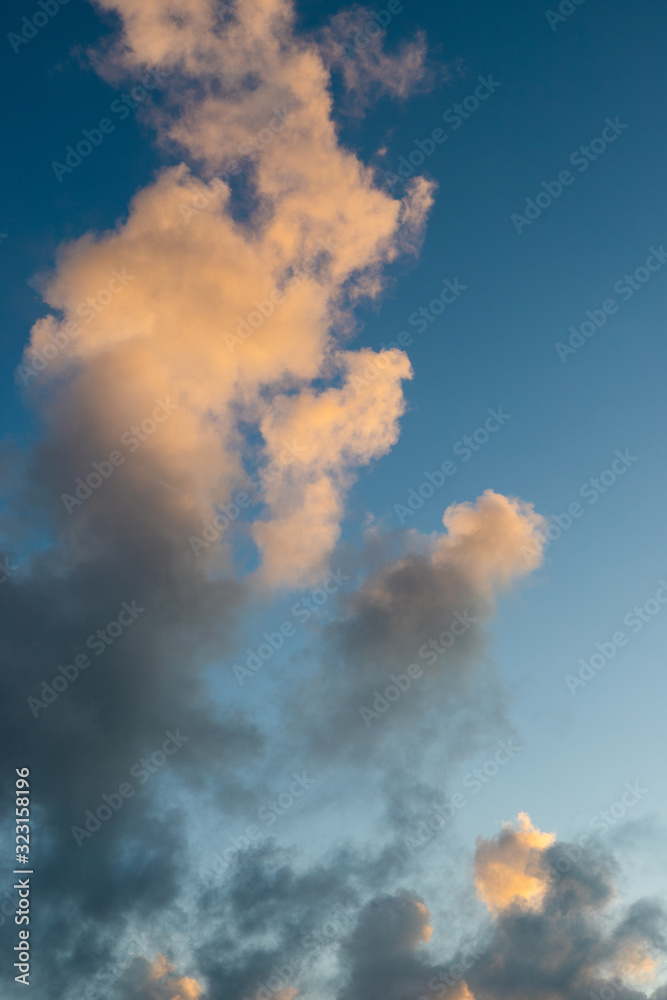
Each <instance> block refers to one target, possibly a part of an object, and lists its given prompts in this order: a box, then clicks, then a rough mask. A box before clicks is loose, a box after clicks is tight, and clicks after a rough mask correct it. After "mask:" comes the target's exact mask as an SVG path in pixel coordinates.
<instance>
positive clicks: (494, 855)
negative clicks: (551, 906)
mask: <svg viewBox="0 0 667 1000" xmlns="http://www.w3.org/2000/svg"><path fill="white" fill-rule="evenodd" d="M518 824H519V828H518V829H515V828H514V827H513V826H512V825H511V824H509V823H506V824H504V825H503V829H502V832H501V833H500V835H499V836H498V837H497V838H495V839H493V840H484V839H480V840H479V841H478V843H477V850H476V851H475V886H476V888H477V894H478V895H479V897H480V898H481V899H482V900H483V901H484V903H485V904H486V906H487V907H488V909H489V910H490V911H491V912H492V913H497V912H499V911H500V910H504V909H506V907H508V906H514V905H516V906H521V907H528V908H536V907H539V905H540V903H541V902H542V899H543V898H544V894H545V893H546V891H547V888H548V880H547V875H546V872H545V871H544V868H543V867H541V865H540V860H541V858H542V855H543V853H544V851H545V850H546V849H547V847H550V846H551V845H552V844H553V842H554V840H555V839H556V837H555V834H553V833H542V831H541V830H538V829H537V828H536V827H535V826H533V824H532V823H531V820H530V816H528V815H527V814H526V813H519V817H518Z"/></svg>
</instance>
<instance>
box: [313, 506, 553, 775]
mask: <svg viewBox="0 0 667 1000" xmlns="http://www.w3.org/2000/svg"><path fill="white" fill-rule="evenodd" d="M443 524H444V526H445V529H446V530H445V531H443V532H441V533H437V532H435V533H433V534H432V535H428V536H426V535H420V534H419V533H417V532H399V533H395V534H393V535H387V534H386V533H385V532H384V531H383V530H382V529H381V528H380V527H377V526H375V527H371V528H370V529H369V532H368V538H367V541H368V546H369V557H370V558H371V559H372V561H373V563H374V567H373V568H372V570H371V571H370V572H367V573H366V574H365V575H364V576H362V579H361V580H360V582H359V584H358V586H357V587H356V588H355V589H354V590H353V591H351V592H346V593H344V594H343V595H342V597H341V610H340V615H339V616H338V617H337V618H336V619H334V620H333V621H331V623H330V624H329V625H328V626H327V628H326V629H325V632H324V640H325V649H324V654H323V656H322V667H321V669H320V670H319V671H318V672H317V673H316V674H314V675H313V676H312V677H310V678H309V679H308V680H306V681H305V682H304V684H303V688H302V691H301V694H300V696H299V698H298V700H297V704H298V705H299V713H300V717H301V719H302V722H303V721H308V722H309V726H308V728H309V730H310V731H311V732H312V733H313V734H314V737H313V744H314V750H315V752H317V753H318V755H321V756H322V758H323V759H324V760H326V761H329V762H333V761H340V760H341V759H345V758H347V757H352V758H353V757H355V756H358V754H359V753H363V755H364V758H365V759H367V760H370V759H372V758H373V757H374V756H376V755H377V756H378V758H380V759H381V760H382V762H383V764H382V766H386V764H387V752H388V745H389V744H390V743H392V742H393V741H394V740H395V737H396V734H397V733H400V734H401V737H402V739H404V740H408V741H411V742H413V743H414V744H415V745H416V746H415V750H417V748H418V746H419V744H422V745H423V746H424V749H425V747H426V746H427V745H428V744H429V743H430V740H428V739H426V731H427V730H428V729H429V727H432V731H433V733H435V732H436V731H437V732H438V740H437V742H438V744H439V745H440V746H443V747H444V746H447V750H448V752H449V753H452V754H454V756H455V757H456V756H457V755H458V756H460V755H462V754H469V753H470V752H471V751H472V750H474V749H475V748H477V747H480V746H488V745H489V743H490V742H492V733H493V732H494V730H497V731H498V735H500V736H502V735H507V732H508V731H509V730H510V729H511V727H510V724H509V723H508V722H507V720H506V719H505V717H504V709H503V694H502V689H501V685H500V683H499V680H498V678H497V676H496V673H495V668H494V667H493V664H492V663H491V662H490V661H489V659H488V657H487V656H486V650H487V632H486V627H487V625H488V623H489V621H490V620H491V618H492V616H493V614H494V611H495V605H496V599H497V597H498V596H499V595H500V594H501V593H502V592H503V591H505V590H506V589H507V588H508V587H510V586H511V585H512V584H513V583H515V582H516V581H518V580H519V579H521V577H523V576H525V575H527V574H528V573H529V572H530V571H531V570H533V569H535V568H536V567H537V566H538V565H539V562H540V560H541V552H542V545H543V533H544V521H543V519H542V518H541V517H540V515H538V514H536V512H535V511H534V510H533V508H532V507H531V506H530V504H526V503H523V502H522V501H519V500H517V499H515V498H512V497H505V496H502V495H501V494H498V493H495V492H493V491H492V490H487V491H486V492H485V493H484V494H483V495H482V496H481V497H479V498H478V500H477V501H476V502H475V503H474V504H470V503H461V504H452V505H451V506H450V507H449V508H447V510H446V511H445V513H444V515H443ZM362 572H363V571H362ZM318 641H319V639H318ZM411 667H412V668H413V670H412V672H410V668H411ZM392 675H394V677H396V676H400V677H405V680H404V681H401V684H402V686H403V687H404V688H405V690H404V691H403V692H402V693H401V695H400V697H399V698H397V699H396V700H395V701H393V700H392V703H391V704H388V703H387V699H386V698H385V695H384V692H385V690H386V689H387V688H388V686H390V685H392V684H394V685H395V684H396V681H395V680H394V681H392ZM410 678H412V680H411V681H410ZM389 697H390V698H392V699H393V693H392V694H390V695H389ZM369 713H370V714H369ZM445 719H446V720H447V727H446V729H445V727H444V726H443V723H444V720H445ZM436 720H437V721H436ZM496 738H497V737H496ZM422 752H423V751H422Z"/></svg>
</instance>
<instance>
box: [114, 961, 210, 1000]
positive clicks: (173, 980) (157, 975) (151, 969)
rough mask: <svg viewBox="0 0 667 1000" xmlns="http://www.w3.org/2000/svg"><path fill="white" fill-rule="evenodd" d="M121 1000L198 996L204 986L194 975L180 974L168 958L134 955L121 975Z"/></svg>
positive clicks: (190, 998) (184, 999)
mask: <svg viewBox="0 0 667 1000" xmlns="http://www.w3.org/2000/svg"><path fill="white" fill-rule="evenodd" d="M121 991H122V996H123V1000H200V997H201V996H202V993H203V990H202V987H201V986H200V985H199V983H198V982H197V981H196V980H195V979H191V978H190V977H189V976H179V975H178V974H177V973H176V970H175V968H174V966H173V965H172V963H171V962H170V961H169V959H167V958H165V956H164V955H156V957H155V958H154V960H153V961H152V962H149V961H148V960H147V959H145V958H137V959H135V960H134V961H133V963H132V965H131V966H130V968H129V969H127V970H126V972H125V974H124V975H123V977H122V986H121Z"/></svg>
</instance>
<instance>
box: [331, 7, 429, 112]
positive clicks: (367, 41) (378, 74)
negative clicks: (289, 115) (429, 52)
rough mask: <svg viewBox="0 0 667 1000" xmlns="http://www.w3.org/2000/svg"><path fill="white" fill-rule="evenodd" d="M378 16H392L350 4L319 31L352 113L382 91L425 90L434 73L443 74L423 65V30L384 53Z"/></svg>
mask: <svg viewBox="0 0 667 1000" xmlns="http://www.w3.org/2000/svg"><path fill="white" fill-rule="evenodd" d="M382 14H384V19H386V18H387V17H388V18H389V21H390V20H391V15H390V14H389V12H388V11H384V12H382V13H381V14H380V15H379V16H374V15H373V12H372V11H371V10H369V9H368V8H366V7H360V6H358V5H354V6H352V7H348V8H347V9H346V10H342V11H339V12H338V13H337V14H334V16H333V17H332V18H331V19H330V21H329V23H328V25H327V26H326V27H325V28H324V29H323V30H322V33H321V38H322V51H323V54H324V57H325V59H326V60H327V62H328V64H329V65H330V66H332V67H333V68H335V69H336V70H337V71H338V72H340V74H341V75H342V78H343V82H344V85H345V87H346V88H347V90H348V91H349V92H350V93H351V94H352V96H353V98H354V101H353V104H352V107H353V108H354V109H355V110H357V111H360V110H363V109H365V108H366V107H367V105H368V104H369V103H370V102H371V101H372V100H376V99H377V98H378V97H380V96H381V95H384V94H386V95H389V96H392V97H400V98H405V97H407V96H408V95H409V94H411V93H414V92H415V91H424V90H427V89H430V88H431V87H432V86H433V84H434V82H435V78H436V75H441V76H442V75H445V72H446V71H445V68H444V67H440V68H439V73H438V74H436V72H435V70H434V68H432V67H431V66H429V65H428V62H427V58H426V39H425V37H424V35H423V33H422V32H417V34H416V36H415V38H414V39H412V40H410V41H404V42H403V43H402V44H401V45H400V47H399V48H398V50H397V51H396V52H392V53H391V54H389V53H387V52H386V50H385V47H384V43H385V34H386V32H385V30H384V28H383V27H382V26H381V23H380V22H381V20H383V18H382ZM387 23H388V22H387Z"/></svg>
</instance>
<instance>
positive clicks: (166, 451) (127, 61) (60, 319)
mask: <svg viewBox="0 0 667 1000" xmlns="http://www.w3.org/2000/svg"><path fill="white" fill-rule="evenodd" d="M100 5H101V6H103V7H104V8H105V9H110V10H115V11H116V12H117V13H118V14H119V15H120V16H121V19H122V23H123V31H124V34H123V38H122V41H121V43H120V45H119V47H118V48H117V49H116V50H115V54H114V57H113V60H112V61H111V62H109V61H107V62H106V64H105V65H106V66H107V68H108V67H109V66H115V67H116V68H118V65H119V63H120V64H122V65H124V66H125V67H126V68H129V69H130V70H132V71H134V70H135V69H136V67H138V66H139V65H144V64H145V65H149V64H150V65H154V66H158V67H161V68H162V69H163V70H165V71H167V70H168V71H169V73H170V76H169V79H170V81H171V82H170V84H169V87H170V89H169V101H170V102H171V110H172V115H171V117H170V119H169V126H168V129H167V131H168V132H169V134H170V135H171V138H172V139H174V140H175V141H177V142H178V143H179V144H180V146H181V147H182V149H183V151H184V153H185V155H186V157H187V158H192V157H196V158H197V159H199V160H203V161H204V162H205V163H206V164H207V167H206V169H207V170H208V174H207V176H208V178H210V176H211V171H213V170H218V169H223V168H225V167H226V166H230V161H231V160H234V161H236V167H235V168H234V169H237V170H244V171H245V172H246V176H247V179H248V183H249V185H250V186H251V187H252V189H253V191H254V198H255V202H256V208H255V210H254V212H253V213H252V218H251V219H249V220H246V221H245V222H244V223H241V222H239V221H237V219H236V217H235V213H234V211H233V210H232V206H231V201H232V199H233V195H232V193H231V189H230V186H229V184H228V183H227V182H226V181H224V180H220V179H217V180H216V181H210V182H209V181H207V180H203V179H200V178H198V177H197V176H195V175H194V173H193V172H192V171H191V169H190V168H189V167H188V166H187V165H186V164H185V163H182V164H181V165H179V166H176V167H173V168H170V169H167V170H165V171H163V172H162V173H161V174H160V175H159V176H158V178H157V180H156V181H155V182H154V183H153V184H151V185H149V186H148V187H147V188H145V189H144V190H143V191H141V192H140V193H139V194H138V195H137V196H136V197H135V199H134V201H133V202H132V205H131V207H130V211H129V215H128V218H127V221H124V222H122V223H119V224H118V226H117V227H116V228H115V229H114V230H112V231H110V232H107V233H104V234H102V235H92V234H88V235H86V236H84V237H82V238H81V239H79V240H77V241H75V242H73V243H71V244H69V245H68V246H66V247H63V248H62V249H61V251H60V254H59V257H58V265H57V268H56V270H55V273H54V274H53V276H52V277H51V279H50V280H49V281H48V282H46V285H45V287H44V290H43V295H44V298H45V300H46V302H47V303H48V304H49V306H51V307H52V309H53V310H57V311H58V314H56V313H55V312H54V313H52V314H50V315H49V316H46V317H45V318H43V319H41V320H39V321H38V322H37V323H36V324H35V326H34V328H33V330H32V335H31V342H30V346H29V347H28V349H27V351H26V356H25V363H26V365H27V366H31V367H32V371H31V372H29V374H28V375H27V377H26V378H25V379H24V380H27V383H28V385H29V388H30V390H31V391H33V392H35V393H36V394H37V396H38V398H39V387H40V386H42V385H44V384H45V383H48V382H50V383H51V387H52V388H56V390H57V387H58V386H60V385H61V380H62V379H63V377H66V379H67V383H68V384H67V399H68V406H69V407H70V408H74V409H76V407H77V406H78V407H79V409H80V411H81V412H80V414H79V417H78V418H77V416H76V414H74V413H71V414H70V415H69V416H68V420H69V421H71V422H73V423H76V422H77V420H78V421H79V422H80V424H81V425H84V424H85V425H86V426H87V427H89V428H90V429H91V432H92V431H94V433H95V435H96V442H95V448H96V449H97V452H98V453H97V454H91V460H92V459H98V458H99V452H100V450H104V447H106V444H107V442H108V443H109V448H112V447H114V446H115V442H116V441H117V438H118V435H119V434H120V433H122V432H123V430H124V429H125V428H127V427H128V426H131V425H132V424H134V423H136V422H137V421H138V420H141V419H142V418H143V417H145V416H146V415H147V413H149V408H150V407H151V406H153V405H154V400H155V399H156V398H162V397H164V396H166V395H169V396H170V398H171V399H173V400H174V401H175V402H176V403H177V404H178V407H179V410H178V413H177V414H176V415H175V416H174V417H173V418H172V419H171V420H170V421H169V423H168V424H166V425H165V426H164V427H163V428H161V430H160V433H159V434H156V435H155V436H154V437H153V438H151V440H150V442H148V444H147V445H146V447H145V453H146V454H150V457H151V465H152V472H151V475H152V476H153V477H154V478H157V479H158V480H159V481H160V482H164V483H165V489H166V490H168V491H169V496H170V503H171V504H172V506H173V509H174V511H175V514H177V515H178V516H181V515H183V514H184V513H185V514H187V515H188V516H189V517H190V518H191V519H194V520H195V521H199V522H200V523H203V522H204V521H205V520H206V519H207V518H209V517H211V514H212V511H213V507H214V505H215V504H220V503H228V502H229V500H230V499H231V496H232V494H233V492H234V491H235V490H238V489H239V488H240V487H241V486H242V484H243V481H244V478H245V475H246V472H247V471H248V469H249V468H256V467H257V466H259V467H260V468H261V467H262V465H266V464H269V463H271V462H272V461H273V460H274V458H275V457H276V455H277V454H278V455H279V454H280V452H281V451H282V450H283V449H284V447H285V445H286V444H287V443H288V441H289V442H291V441H292V440H294V441H296V443H297V445H300V446H301V447H302V448H303V449H305V451H304V452H301V454H302V455H304V458H303V460H302V461H299V462H295V463H293V465H292V466H291V468H290V469H289V471H286V472H285V474H284V475H282V476H281V477H279V479H278V480H277V481H275V482H274V485H273V486H272V488H271V491H270V495H269V496H267V501H268V505H267V509H266V514H265V516H264V517H263V518H262V520H261V523H259V524H258V525H257V527H256V528H255V538H256V541H257V543H258V545H259V547H260V550H261V554H262V556H263V559H264V568H263V571H262V573H263V576H264V578H265V579H266V580H267V581H268V582H270V583H271V584H272V585H281V584H288V585H298V584H300V583H304V582H308V581H311V580H313V579H315V578H316V577H317V576H318V574H320V573H321V572H322V570H323V567H324V566H325V564H326V561H327V558H328V555H329V554H330V552H331V550H332V548H333V546H334V545H335V543H336V540H337V538H338V534H339V523H340V518H341V516H342V511H343V505H344V498H345V493H346V490H347V489H348V487H349V485H350V483H351V482H352V480H353V472H354V469H355V468H356V467H358V466H360V465H363V464H365V463H367V462H368V461H370V460H371V459H373V458H378V457H380V456H381V455H383V454H385V453H386V452H387V451H388V450H389V449H390V448H391V446H392V445H393V443H394V442H395V440H396V438H397V435H398V424H397V421H398V418H399V417H400V415H401V414H402V412H403V409H404V402H403V396H402V389H401V382H402V381H403V380H404V379H406V378H409V377H410V375H411V371H410V365H409V363H408V360H407V358H406V357H405V355H404V354H402V352H397V351H393V352H384V353H382V354H378V355H374V354H373V353H372V352H370V351H359V352H354V351H351V350H349V348H345V347H344V344H343V341H344V339H345V337H346V336H347V331H348V329H349V327H350V324H351V320H350V314H349V305H350V303H354V302H356V301H357V300H358V299H359V297H368V296H371V297H373V296H377V295H378V294H379V292H380V289H381V287H382V276H381V271H382V268H383V266H384V265H385V264H387V263H388V262H390V261H392V260H393V259H395V257H396V256H397V255H398V254H399V253H403V252H412V251H413V250H414V249H415V247H416V246H417V245H418V244H419V240H420V235H421V232H422V230H423V226H424V221H425V218H426V214H427V212H428V210H429V208H430V205H431V201H432V188H431V185H430V184H429V183H428V182H426V181H425V180H424V179H416V180H415V181H414V183H412V185H410V186H409V187H408V191H407V193H406V195H405V197H404V198H403V199H402V200H399V199H396V198H393V197H390V196H389V195H388V194H387V193H386V192H384V191H382V190H380V189H379V188H378V187H377V186H376V185H375V183H374V177H373V173H372V171H371V170H370V169H368V168H367V167H365V166H364V165H363V164H362V163H361V162H360V160H359V159H358V158H357V157H356V156H355V155H354V154H353V153H351V152H350V151H349V150H348V149H346V148H344V147H343V146H342V145H341V144H340V143H339V141H338V135H337V130H336V126H335V123H334V120H333V118H332V100H331V95H330V91H329V86H330V79H329V74H328V71H327V68H326V65H325V63H324V61H323V59H322V56H321V55H320V53H319V51H318V48H317V46H316V45H315V43H314V42H309V43H305V42H303V41H299V40H297V39H296V37H295V36H294V34H293V32H292V16H293V12H292V8H291V6H290V5H289V4H288V3H284V2H279V0H239V3H238V4H237V5H236V8H235V9H236V14H235V16H233V17H232V18H231V20H230V21H229V23H227V22H225V24H224V25H222V23H221V21H220V19H219V18H217V17H216V15H215V12H214V9H213V5H212V4H210V3H207V2H205V0H188V2H186V3H185V4H180V3H179V4H171V3H168V2H160V3H158V2H150V3H146V4H141V5H139V6H137V5H136V4H135V3H134V2H128V0H103V2H102V3H101V4H100ZM114 60H115V61H114ZM172 71H173V72H172ZM251 77H252V78H253V83H252V86H251V85H250V84H249V83H248V80H249V79H250V78H251ZM193 79H196V81H197V83H198V87H197V88H192V87H190V86H189V85H188V81H192V80H193ZM194 92H196V94H197V96H196V97H193V96H192V94H193V93H194ZM165 128H166V126H165ZM119 276H120V277H119ZM110 282H113V286H112V287H113V291H112V292H109V283H110ZM91 301H92V306H91V304H90V303H91ZM72 324H75V326H72ZM54 343H55V344H56V345H57V344H65V345H66V346H65V347H63V348H58V349H56V348H54ZM45 358H46V359H47V361H48V364H47V365H46V367H44V359H45ZM368 366H370V367H371V369H373V370H374V374H373V377H366V376H364V375H363V372H364V371H365V369H366V368H367V367H368ZM40 368H41V369H42V372H41V374H39V375H38V369H40ZM340 375H342V378H343V384H342V386H341V387H334V386H333V385H331V382H332V380H334V379H336V378H338V377H339V376H340ZM24 376H25V372H24ZM327 385H328V386H329V387H328V388H327ZM315 386H317V388H316V387H315ZM50 405H51V406H52V407H56V408H57V406H58V397H57V391H56V396H55V397H53V396H51V402H50ZM258 432H259V433H258ZM92 447H93V446H92V444H91V451H92ZM305 456H307V457H305ZM127 475H128V478H129V475H130V474H129V473H128V474H127Z"/></svg>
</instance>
